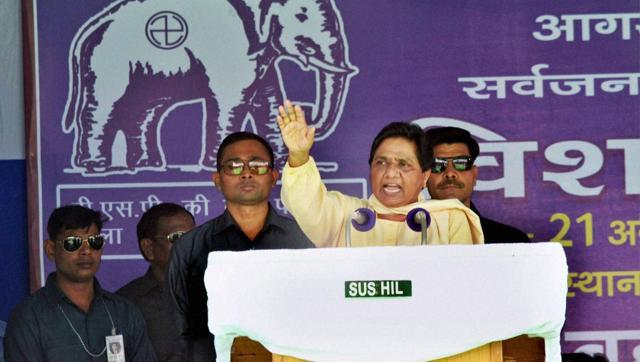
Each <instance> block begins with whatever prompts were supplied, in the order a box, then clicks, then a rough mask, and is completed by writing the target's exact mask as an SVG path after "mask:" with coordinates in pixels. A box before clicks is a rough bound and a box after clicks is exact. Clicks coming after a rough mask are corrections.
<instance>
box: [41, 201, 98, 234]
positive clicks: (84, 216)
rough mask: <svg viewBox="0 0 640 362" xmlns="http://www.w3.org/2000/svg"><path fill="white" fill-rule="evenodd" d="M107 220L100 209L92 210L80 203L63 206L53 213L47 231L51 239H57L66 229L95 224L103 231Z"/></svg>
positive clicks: (88, 226)
mask: <svg viewBox="0 0 640 362" xmlns="http://www.w3.org/2000/svg"><path fill="white" fill-rule="evenodd" d="M104 221H105V219H103V215H102V213H101V212H100V211H95V210H91V209H89V208H86V207H84V206H80V205H66V206H61V207H59V208H57V209H55V210H53V212H52V213H51V215H50V216H49V221H48V222H47V233H48V234H49V239H50V240H56V239H57V238H58V236H60V234H61V233H62V232H63V231H65V230H73V229H86V228H90V227H91V225H95V226H96V227H97V228H98V231H102V223H103V222H104Z"/></svg>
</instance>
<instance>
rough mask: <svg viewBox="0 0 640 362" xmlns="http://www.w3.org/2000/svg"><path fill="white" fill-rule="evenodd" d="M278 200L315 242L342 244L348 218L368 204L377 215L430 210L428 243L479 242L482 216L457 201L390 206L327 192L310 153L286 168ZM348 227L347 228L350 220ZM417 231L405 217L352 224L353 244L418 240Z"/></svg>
mask: <svg viewBox="0 0 640 362" xmlns="http://www.w3.org/2000/svg"><path fill="white" fill-rule="evenodd" d="M281 197H282V201H283V202H284V205H285V206H286V207H287V209H288V210H289V212H290V213H291V214H292V215H293V217H294V218H295V219H296V221H297V222H298V224H299V225H300V228H301V229H302V231H304V233H305V234H306V235H307V236H308V237H309V239H311V241H313V243H314V244H316V246H318V247H337V246H345V240H346V239H345V227H346V221H347V220H348V219H349V215H351V214H352V213H353V212H354V211H355V210H356V209H358V208H361V207H367V208H370V209H373V210H374V211H375V212H376V213H378V214H402V215H406V214H407V213H408V212H409V211H410V210H412V209H414V208H416V207H421V208H423V209H426V210H427V211H429V213H430V214H431V225H430V226H429V229H428V230H427V241H428V243H429V244H483V243H484V236H483V235H482V228H481V226H480V219H479V217H478V215H476V214H475V213H474V212H473V211H471V210H470V209H469V208H467V207H465V206H464V204H462V203H461V202H460V201H458V200H454V199H450V200H424V199H422V197H420V200H419V201H418V202H415V203H412V204H409V205H405V206H402V207H397V208H389V207H386V206H384V205H382V203H380V201H378V199H377V198H376V197H375V196H374V195H371V197H369V199H368V200H365V199H359V198H357V197H352V196H347V195H344V194H342V193H340V192H337V191H327V188H326V186H325V185H324V183H323V182H322V180H321V178H320V172H319V171H318V168H317V167H316V164H315V161H314V160H313V158H310V159H309V162H307V163H305V164H304V165H302V166H299V167H289V164H288V163H287V165H286V166H285V168H284V171H283V174H282V194H281ZM349 227H351V226H350V225H349ZM420 241H421V240H420V233H419V232H415V231H413V230H411V229H410V228H409V227H408V226H407V224H406V223H405V222H399V221H391V220H384V219H380V218H378V219H377V220H376V225H375V227H374V228H373V229H372V230H369V231H367V232H359V231H357V230H355V229H353V228H352V230H351V245H352V246H392V245H420Z"/></svg>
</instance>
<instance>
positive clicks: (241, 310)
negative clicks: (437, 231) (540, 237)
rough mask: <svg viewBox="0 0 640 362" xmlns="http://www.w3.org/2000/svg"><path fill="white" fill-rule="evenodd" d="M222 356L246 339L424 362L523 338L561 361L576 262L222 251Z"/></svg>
mask: <svg viewBox="0 0 640 362" xmlns="http://www.w3.org/2000/svg"><path fill="white" fill-rule="evenodd" d="M205 285H206V287H207V292H208V297H209V302H208V308H209V329H210V331H211V332H212V333H213V334H214V335H215V339H216V340H215V342H216V351H217V353H218V361H229V359H230V350H231V345H232V343H233V339H234V338H235V337H238V336H247V337H249V338H251V339H253V340H255V341H258V342H260V343H261V344H262V345H263V346H265V347H266V348H267V349H268V350H269V351H271V352H272V353H277V354H280V355H286V356H293V357H297V358H301V359H305V360H311V361H350V362H351V361H426V360H432V359H437V358H442V357H447V356H452V355H456V354H459V353H461V352H464V351H468V350H470V349H473V348H476V347H479V346H482V345H485V344H487V343H489V342H492V341H500V340H505V339H509V338H512V337H515V336H519V335H522V334H527V335H529V336H539V337H543V338H544V339H545V355H546V360H547V361H560V330H561V328H562V325H563V323H564V318H565V306H566V293H567V263H566V258H565V255H564V251H563V249H562V247H561V246H560V245H559V244H557V243H538V244H504V245H468V246H466V245H464V246H451V245H449V246H426V247H420V246H415V247H376V248H353V249H344V248H335V249H307V250H266V251H246V252H214V253H211V254H210V255H209V264H208V268H207V270H206V273H205Z"/></svg>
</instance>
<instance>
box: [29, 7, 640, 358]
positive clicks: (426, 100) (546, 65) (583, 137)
mask: <svg viewBox="0 0 640 362" xmlns="http://www.w3.org/2000/svg"><path fill="white" fill-rule="evenodd" d="M32 6H33V10H34V20H35V21H34V27H35V28H34V34H35V36H34V38H35V39H34V40H35V49H36V58H35V63H36V71H37V73H36V74H37V76H36V92H37V93H36V95H37V100H38V102H37V105H36V107H37V117H35V118H34V119H32V120H31V121H32V122H34V123H33V124H35V125H36V126H37V130H38V133H37V137H36V138H37V139H36V141H35V144H32V145H31V146H32V147H33V149H35V150H37V152H38V153H37V155H38V158H37V161H38V162H37V169H34V171H35V172H36V175H37V177H35V176H34V177H33V178H32V179H31V180H30V182H31V183H37V185H36V186H37V189H38V199H39V204H38V210H39V211H38V213H39V215H36V213H35V212H34V213H33V214H32V215H31V217H38V218H39V219H38V220H37V222H36V223H35V224H37V225H38V226H39V228H40V229H39V231H38V232H39V235H40V237H38V238H36V237H34V238H33V240H31V242H32V243H33V244H32V247H34V248H35V247H36V246H38V247H39V248H40V249H39V250H40V253H39V255H38V256H37V258H35V259H34V260H32V262H34V263H38V264H37V265H39V266H40V267H39V275H35V276H34V277H37V278H39V279H38V280H39V281H40V283H42V281H43V280H44V279H45V276H46V274H47V273H48V272H50V271H51V270H52V269H53V268H52V265H51V263H50V262H48V261H47V260H46V258H45V257H44V256H43V255H42V251H41V250H42V248H41V245H42V243H41V241H42V239H43V238H44V237H45V235H43V225H44V222H45V218H46V216H47V215H48V214H49V213H50V212H51V210H53V209H54V208H55V207H57V206H60V205H63V204H69V203H77V204H82V205H85V206H88V207H91V208H94V209H98V210H102V212H104V214H105V215H106V216H107V217H108V218H109V221H108V223H107V224H106V228H105V230H104V231H105V233H106V234H107V235H108V245H107V247H106V249H105V253H104V258H103V259H104V260H103V264H102V267H101V269H100V272H99V275H98V277H99V278H100V280H101V281H102V283H103V284H104V286H105V287H106V288H107V289H111V290H113V289H116V288H118V287H120V286H121V285H123V283H125V282H126V281H128V280H130V279H132V278H134V277H137V276H139V275H141V274H142V273H143V272H144V269H145V263H144V262H143V261H142V258H141V256H140V255H139V253H138V247H137V243H136V238H135V230H134V226H135V224H136V222H137V219H138V217H139V216H140V215H141V214H142V213H143V212H144V211H145V210H146V209H147V208H148V207H150V206H151V205H153V204H155V203H158V202H160V201H173V202H178V203H182V204H184V205H185V206H186V207H188V208H189V209H190V210H191V211H192V212H193V213H194V214H195V216H196V218H197V220H198V222H200V223H201V222H203V221H205V220H208V219H210V218H212V217H214V216H215V215H217V214H218V213H220V212H221V210H222V209H223V207H224V203H223V200H222V197H221V195H220V194H219V193H217V192H216V191H215V190H214V188H213V186H212V184H211V181H210V177H211V172H212V171H213V170H214V169H215V156H216V151H217V147H218V145H219V144H220V140H221V139H222V138H223V137H224V136H225V135H227V134H228V133H230V132H233V131H238V130H249V131H253V132H256V133H259V134H261V135H262V136H264V137H265V138H267V139H268V140H269V142H271V144H272V145H273V148H274V149H275V151H276V154H277V157H278V166H281V165H282V163H283V162H284V160H285V155H286V150H285V148H284V147H283V144H282V141H281V139H280V137H279V135H278V131H277V126H276V125H275V114H276V112H275V109H276V107H277V105H278V104H280V103H281V102H282V101H283V99H285V98H290V99H292V100H294V101H295V102H297V103H299V104H302V105H303V106H304V108H305V110H306V112H307V114H308V115H309V118H310V120H311V121H310V122H311V123H312V124H313V125H315V126H316V127H317V129H318V132H317V142H316V144H315V146H314V149H313V155H314V157H315V158H316V160H317V161H318V164H319V166H320V169H321V172H322V176H323V178H324V179H325V180H326V182H327V183H328V184H329V185H330V187H331V188H334V189H339V190H342V191H344V192H346V193H349V194H353V195H358V196H365V195H367V194H368V193H369V185H368V181H367V175H368V165H367V156H368V151H369V146H370V143H371V141H372V139H373V137H374V135H375V134H376V133H377V131H378V130H379V129H380V128H381V127H382V126H383V125H385V124H387V123H388V122H390V121H408V122H414V123H416V124H418V125H420V126H421V127H423V128H424V129H427V128H429V127H434V126H445V125H452V126H459V127H462V128H466V129H468V130H469V131H470V132H471V133H472V134H473V135H474V136H475V137H476V138H477V139H478V140H480V142H481V155H480V157H479V158H478V160H477V165H478V166H479V181H478V183H477V187H476V190H477V193H476V196H475V197H474V202H475V203H476V204H477V206H478V208H479V209H480V210H481V211H482V212H483V213H484V214H485V215H486V216H488V217H491V218H495V219H498V220H501V221H503V222H506V223H509V224H513V225H515V226H516V227H518V228H520V229H522V230H524V231H526V232H527V233H529V234H530V235H531V236H532V238H533V239H534V240H535V241H538V242H547V241H552V242H559V243H562V245H563V246H564V247H565V250H566V253H567V257H568V262H569V269H570V270H569V271H570V276H569V290H568V295H567V298H568V299H567V321H566V324H565V329H564V332H563V334H562V340H563V348H564V351H565V352H572V351H590V352H596V351H597V352H604V353H606V354H607V355H608V356H609V357H610V358H611V359H612V360H620V361H631V360H632V358H633V357H632V356H633V355H636V356H637V355H639V354H640V312H639V309H638V305H639V302H640V252H639V250H640V249H639V248H640V241H639V240H638V238H640V236H639V233H640V215H639V206H638V205H639V201H640V167H639V166H638V165H639V164H640V101H639V97H638V94H639V91H640V90H639V87H640V56H639V54H640V4H639V3H638V2H637V1H627V0H624V1H621V0H612V1H595V0H594V1H580V2H575V1H566V2H558V1H551V0H544V1H535V2H533V1H494V0H487V1H457V0H452V1H409V0H375V1H338V0H335V1H332V0H296V1H294V0H289V1H266V0H265V1H257V0H256V1H242V0H238V1H222V0H220V1H210V0H207V1H204V0H193V1H180V2H178V1H173V0H147V1H133V0H131V1H75V2H73V3H72V4H70V3H68V2H57V1H40V0H34V1H33V4H32ZM32 185H33V184H32ZM272 196H273V200H274V205H276V206H277V207H278V208H279V209H280V211H282V212H286V210H284V209H283V208H282V204H281V202H280V201H279V200H278V197H279V189H278V190H276V191H275V192H274V194H273V195H272ZM34 235H37V234H34ZM451 288H456V286H455V285H451Z"/></svg>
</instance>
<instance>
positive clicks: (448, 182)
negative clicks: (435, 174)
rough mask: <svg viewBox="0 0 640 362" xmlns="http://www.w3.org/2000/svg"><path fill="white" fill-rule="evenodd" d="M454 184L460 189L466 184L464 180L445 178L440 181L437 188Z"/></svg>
mask: <svg viewBox="0 0 640 362" xmlns="http://www.w3.org/2000/svg"><path fill="white" fill-rule="evenodd" d="M450 185H452V186H454V187H457V188H459V189H463V188H464V184H463V183H462V182H459V181H456V180H444V181H442V182H440V183H439V184H438V186H437V188H439V189H442V188H445V187H447V186H450Z"/></svg>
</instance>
